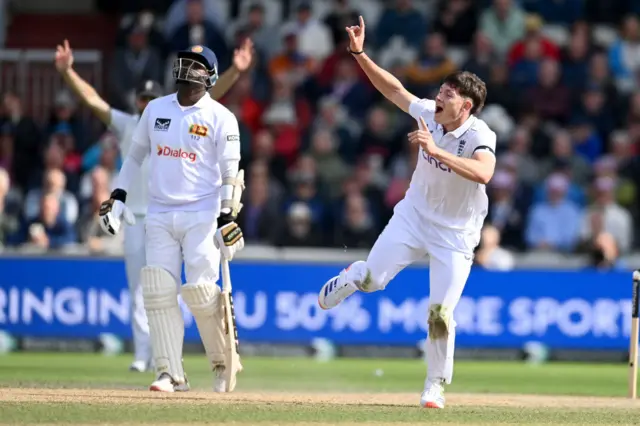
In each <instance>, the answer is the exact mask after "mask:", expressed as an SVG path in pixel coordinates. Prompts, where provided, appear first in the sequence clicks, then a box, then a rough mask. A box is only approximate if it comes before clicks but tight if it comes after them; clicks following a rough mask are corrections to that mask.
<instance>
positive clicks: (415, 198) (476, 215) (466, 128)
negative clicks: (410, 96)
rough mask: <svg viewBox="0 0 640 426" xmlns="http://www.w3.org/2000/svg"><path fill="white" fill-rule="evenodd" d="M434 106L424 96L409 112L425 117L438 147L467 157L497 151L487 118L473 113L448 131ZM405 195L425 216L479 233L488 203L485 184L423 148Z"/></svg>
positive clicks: (411, 106) (442, 224) (447, 226)
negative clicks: (439, 119) (458, 171)
mask: <svg viewBox="0 0 640 426" xmlns="http://www.w3.org/2000/svg"><path fill="white" fill-rule="evenodd" d="M435 108H436V103H435V101H433V100H428V99H421V100H418V101H414V102H412V103H411V105H410V106H409V114H411V116H412V117H413V118H415V119H416V120H419V118H420V117H422V118H423V119H424V121H425V123H426V124H427V126H428V127H429V131H430V132H431V134H432V135H433V140H434V142H435V143H436V145H437V146H439V147H440V148H442V149H444V150H446V151H447V152H450V153H452V154H455V155H457V156H459V157H464V158H471V157H472V156H473V154H474V153H475V152H477V151H480V150H483V151H488V152H491V153H494V154H495V149H496V134H495V133H494V132H493V131H492V130H491V129H489V126H487V124H486V123H485V122H484V121H482V120H480V119H479V118H477V117H475V116H473V115H472V116H471V117H469V119H468V120H467V121H465V122H464V124H463V125H462V126H460V127H459V128H457V129H456V130H453V131H450V132H448V133H446V134H445V133H444V129H443V127H442V126H441V125H440V124H437V123H436V122H435V121H434V114H435ZM405 198H406V199H407V200H408V201H410V203H411V204H413V206H414V207H415V208H416V210H417V211H418V212H419V213H420V214H421V215H422V216H423V217H425V218H426V219H428V220H431V221H433V222H434V223H436V224H438V225H440V226H442V227H445V228H450V229H459V230H464V231H465V233H472V234H475V233H478V232H480V229H481V228H482V226H483V223H484V219H485V217H486V216H487V211H488V206H489V202H488V199H487V194H486V191H485V185H482V184H479V183H476V182H472V181H470V180H468V179H465V178H463V177H461V176H459V175H458V174H456V173H454V172H453V171H452V170H451V169H450V168H449V167H448V166H446V165H445V164H443V163H441V162H440V161H439V160H437V159H435V158H433V157H431V156H430V155H428V154H427V153H426V152H424V151H423V150H422V148H420V152H419V153H418V163H417V165H416V169H415V171H414V172H413V176H412V178H411V184H410V186H409V190H408V191H407V194H406V197H405Z"/></svg>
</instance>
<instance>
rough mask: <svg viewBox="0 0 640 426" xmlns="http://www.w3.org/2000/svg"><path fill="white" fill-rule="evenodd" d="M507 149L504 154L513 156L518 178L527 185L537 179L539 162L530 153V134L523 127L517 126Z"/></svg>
mask: <svg viewBox="0 0 640 426" xmlns="http://www.w3.org/2000/svg"><path fill="white" fill-rule="evenodd" d="M508 149H509V151H508V153H507V154H505V155H506V156H510V157H512V158H513V160H511V161H514V162H515V169H516V170H517V173H518V180H519V181H520V182H524V183H525V184H527V185H533V184H534V183H535V182H537V181H538V179H539V177H540V176H539V168H540V166H539V164H537V163H536V160H535V159H534V158H533V156H532V155H531V134H530V133H529V131H528V130H527V129H526V128H524V127H518V128H516V130H515V131H514V132H513V135H512V136H511V140H510V141H509V148H508Z"/></svg>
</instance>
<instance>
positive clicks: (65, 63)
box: [55, 40, 73, 72]
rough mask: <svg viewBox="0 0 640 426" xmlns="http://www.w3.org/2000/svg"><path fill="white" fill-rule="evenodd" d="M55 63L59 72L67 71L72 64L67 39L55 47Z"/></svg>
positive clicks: (71, 54) (71, 55)
mask: <svg viewBox="0 0 640 426" xmlns="http://www.w3.org/2000/svg"><path fill="white" fill-rule="evenodd" d="M55 64H56V69H57V70H58V71H59V72H65V71H68V70H69V69H70V68H71V66H72V65H73V52H72V51H71V47H70V46H69V40H65V41H64V44H63V45H62V46H61V45H58V47H57V48H56V59H55Z"/></svg>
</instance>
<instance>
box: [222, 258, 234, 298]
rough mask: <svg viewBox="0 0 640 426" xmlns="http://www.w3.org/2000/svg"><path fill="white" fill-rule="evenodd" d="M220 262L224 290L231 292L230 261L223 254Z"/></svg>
mask: <svg viewBox="0 0 640 426" xmlns="http://www.w3.org/2000/svg"><path fill="white" fill-rule="evenodd" d="M220 263H221V267H222V291H228V292H231V272H229V261H228V260H227V259H225V258H224V256H222V260H221V261H220Z"/></svg>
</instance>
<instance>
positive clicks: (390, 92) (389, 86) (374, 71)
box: [347, 16, 418, 113]
mask: <svg viewBox="0 0 640 426" xmlns="http://www.w3.org/2000/svg"><path fill="white" fill-rule="evenodd" d="M364 31H365V26H364V19H363V18H362V16H361V17H360V25H355V26H352V27H347V33H348V34H349V40H350V44H349V49H351V51H352V52H362V53H360V54H353V55H352V56H353V57H354V58H356V61H358V64H359V65H360V67H361V68H362V70H363V71H364V72H365V74H367V77H369V80H371V83H373V85H374V86H375V88H376V89H377V90H378V91H379V92H380V93H382V95H383V96H384V97H385V98H387V99H389V100H390V101H391V102H393V103H394V104H396V105H397V106H398V108H400V109H401V110H403V111H404V112H407V113H408V112H409V105H411V102H413V101H415V100H417V99H418V98H417V97H416V96H414V95H413V94H412V93H410V92H409V91H408V90H407V89H405V88H404V86H403V85H402V83H400V80H398V79H397V78H395V77H394V76H393V75H391V73H389V72H388V71H385V70H383V69H382V68H380V67H379V66H378V65H376V63H375V62H373V60H371V58H369V56H367V54H366V53H364V51H363V49H364Z"/></svg>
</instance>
